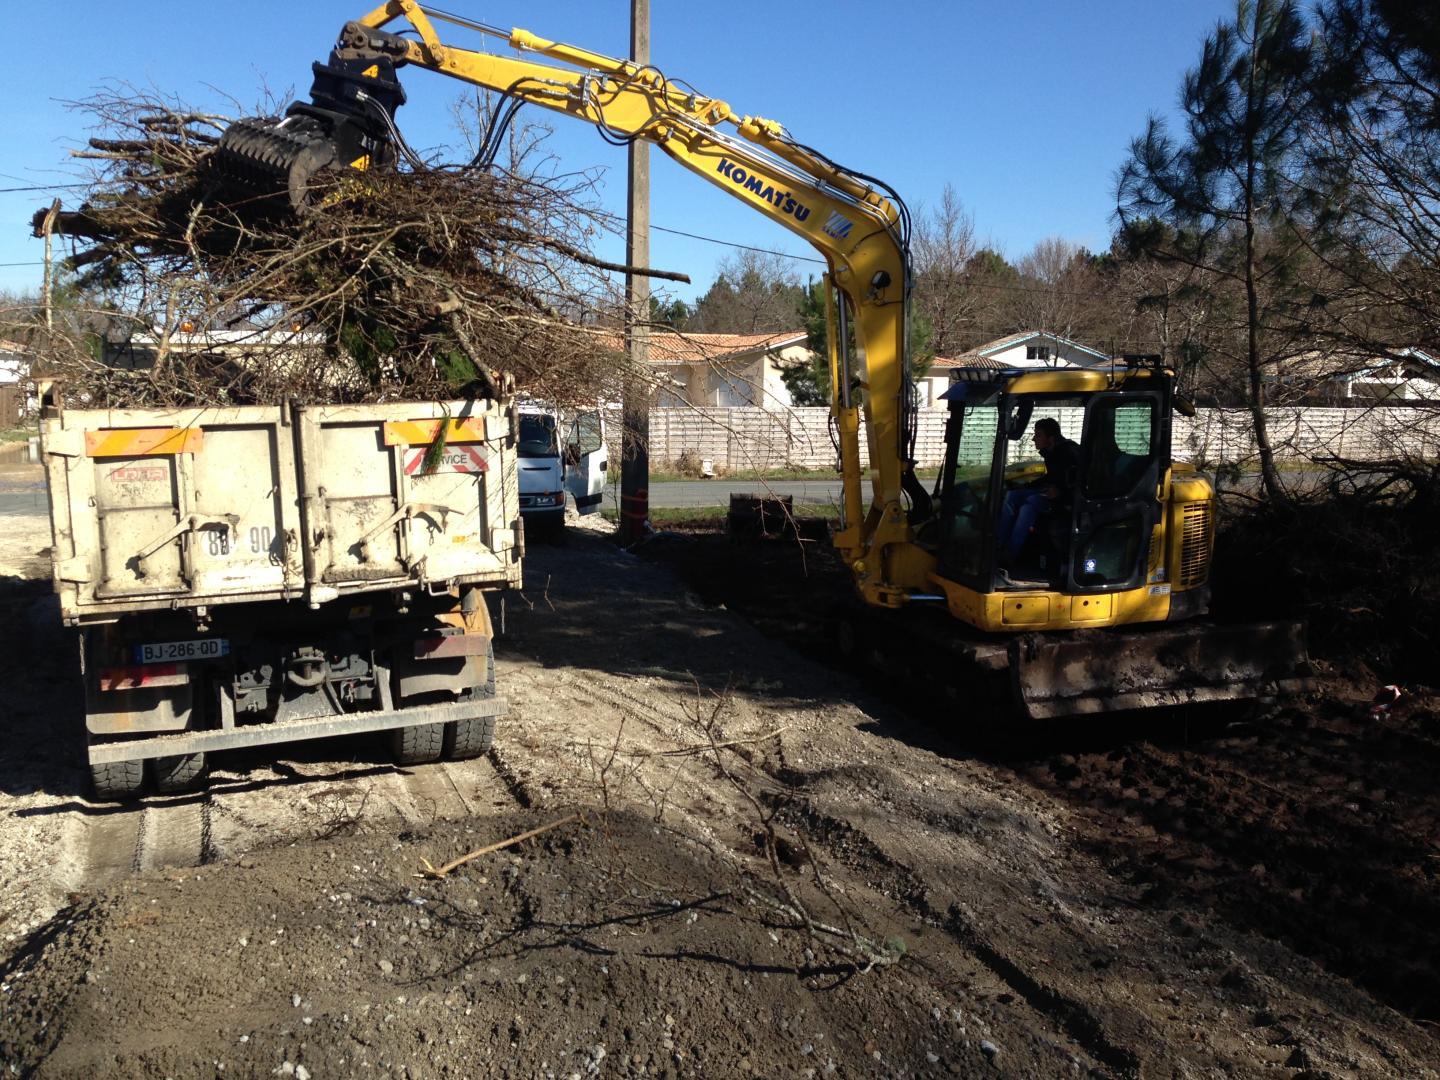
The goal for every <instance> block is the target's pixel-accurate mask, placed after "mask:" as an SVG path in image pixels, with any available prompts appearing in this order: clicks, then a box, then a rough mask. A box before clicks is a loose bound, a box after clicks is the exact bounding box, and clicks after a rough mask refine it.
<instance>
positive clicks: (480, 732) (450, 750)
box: [445, 716, 495, 761]
mask: <svg viewBox="0 0 1440 1080" xmlns="http://www.w3.org/2000/svg"><path fill="white" fill-rule="evenodd" d="M494 743H495V717H493V716H476V717H473V718H472V719H469V720H454V721H451V722H450V723H448V724H446V725H445V756H446V758H448V759H450V760H452V761H464V760H465V759H466V758H477V757H479V756H480V755H481V754H483V753H485V752H486V751H487V750H489V749H490V747H491V746H492V745H494Z"/></svg>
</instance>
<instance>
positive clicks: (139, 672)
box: [100, 664, 190, 690]
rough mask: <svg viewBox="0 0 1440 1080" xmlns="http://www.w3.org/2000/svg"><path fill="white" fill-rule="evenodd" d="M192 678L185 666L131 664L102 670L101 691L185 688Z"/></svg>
mask: <svg viewBox="0 0 1440 1080" xmlns="http://www.w3.org/2000/svg"><path fill="white" fill-rule="evenodd" d="M189 681H190V676H189V674H188V673H187V672H186V670H185V665H184V664H131V665H129V666H126V667H107V668H101V669H100V689H101V690H140V689H143V688H144V687H149V686H184V685H185V684H186V683H187V682H189Z"/></svg>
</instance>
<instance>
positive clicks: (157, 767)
mask: <svg viewBox="0 0 1440 1080" xmlns="http://www.w3.org/2000/svg"><path fill="white" fill-rule="evenodd" d="M153 769H154V773H155V790H156V791H158V792H160V794H162V795H180V794H183V793H184V792H187V791H194V790H195V789H196V788H198V787H201V786H202V785H203V783H204V779H205V755H204V753H199V754H178V755H176V756H175V757H162V758H156V759H155V764H154V766H153Z"/></svg>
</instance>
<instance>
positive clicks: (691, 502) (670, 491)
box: [605, 476, 840, 510]
mask: <svg viewBox="0 0 1440 1080" xmlns="http://www.w3.org/2000/svg"><path fill="white" fill-rule="evenodd" d="M732 492H733V493H735V494H745V495H792V496H794V498H795V502H796V504H797V505H798V504H800V503H807V504H809V505H812V506H814V505H819V506H828V505H830V504H831V503H834V504H837V505H838V504H839V502H840V478H839V477H838V476H837V477H835V478H834V479H833V480H830V479H826V480H767V481H761V480H667V481H663V482H661V483H658V484H652V485H651V487H650V505H651V506H653V507H656V508H659V509H672V508H675V507H685V506H726V505H728V504H729V502H730V495H731V493H732ZM619 495H620V488H619V485H616V484H612V485H610V486H609V487H608V488H606V490H605V505H606V506H607V507H609V508H610V509H612V510H613V509H615V508H616V503H617V500H618V498H619Z"/></svg>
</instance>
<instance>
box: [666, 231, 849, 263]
mask: <svg viewBox="0 0 1440 1080" xmlns="http://www.w3.org/2000/svg"><path fill="white" fill-rule="evenodd" d="M650 228H652V229H654V230H655V231H656V232H664V233H674V234H675V235H676V236H685V237H689V238H690V239H691V240H704V241H705V242H706V243H707V244H720V245H722V246H724V247H732V248H740V249H741V250H742V251H758V252H759V253H760V254H762V255H778V256H779V257H780V258H782V259H794V260H795V261H796V262H813V263H819V264H820V265H821V266H827V265H829V264H828V263H826V262H825V260H824V259H815V258H811V257H810V256H808V255H791V254H789V253H788V252H784V251H772V250H770V249H769V248H762V247H751V246H750V245H749V244H737V243H735V242H733V241H731V240H717V239H716V238H715V237H713V236H701V235H699V234H698V233H691V232H682V231H681V230H680V229H667V228H666V227H665V226H664V225H651V226H650Z"/></svg>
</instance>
